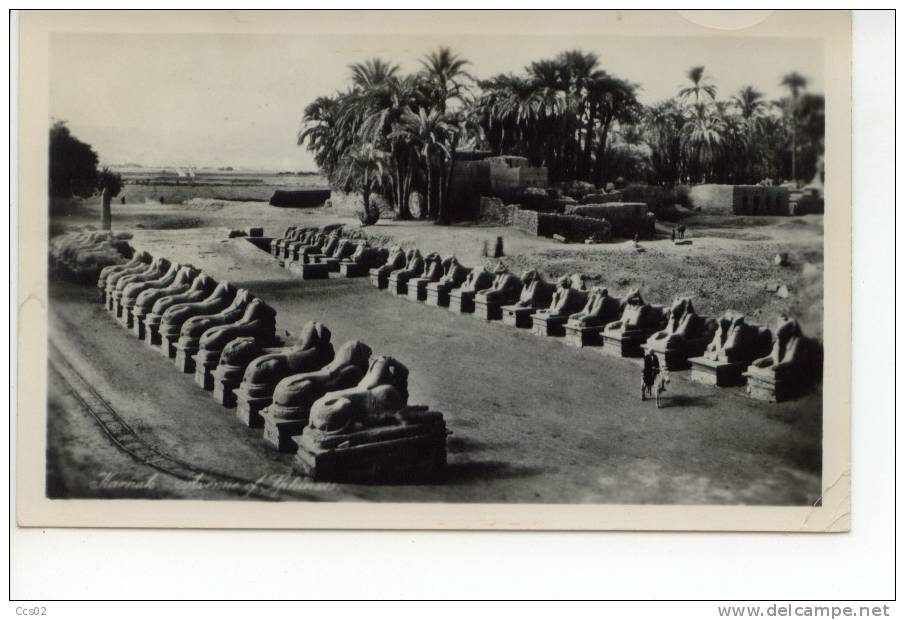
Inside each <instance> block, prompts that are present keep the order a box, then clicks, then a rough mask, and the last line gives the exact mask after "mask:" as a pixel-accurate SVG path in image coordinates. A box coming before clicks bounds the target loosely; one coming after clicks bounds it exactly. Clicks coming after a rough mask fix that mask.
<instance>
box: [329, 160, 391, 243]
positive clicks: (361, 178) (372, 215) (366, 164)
mask: <svg viewBox="0 0 905 620" xmlns="http://www.w3.org/2000/svg"><path fill="white" fill-rule="evenodd" d="M385 160H386V153H385V152H383V151H379V150H377V149H376V148H374V147H373V146H372V145H370V144H366V145H362V146H357V147H355V148H353V149H350V150H349V152H347V153H346V154H345V155H344V157H343V159H342V162H341V165H340V177H339V179H338V183H339V184H340V185H341V186H342V187H343V189H344V190H346V191H350V190H358V192H360V193H361V200H362V203H363V205H364V212H363V213H362V214H360V215H359V219H361V223H362V225H363V226H370V225H372V224H375V223H377V220H378V219H380V209H379V208H377V207H373V206H372V205H371V196H372V194H375V193H379V192H380V191H381V190H382V189H383V183H384V179H385V169H384V162H385Z"/></svg>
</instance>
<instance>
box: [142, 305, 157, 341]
mask: <svg viewBox="0 0 905 620" xmlns="http://www.w3.org/2000/svg"><path fill="white" fill-rule="evenodd" d="M144 326H145V336H144V340H145V344H147V345H148V346H151V347H158V346H160V331H159V330H160V315H159V314H153V313H151V314H148V315H146V316H145V320H144Z"/></svg>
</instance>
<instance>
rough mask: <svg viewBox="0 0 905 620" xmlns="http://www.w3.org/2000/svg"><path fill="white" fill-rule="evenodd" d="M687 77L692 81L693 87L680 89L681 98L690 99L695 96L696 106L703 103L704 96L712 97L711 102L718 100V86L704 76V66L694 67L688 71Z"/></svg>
mask: <svg viewBox="0 0 905 620" xmlns="http://www.w3.org/2000/svg"><path fill="white" fill-rule="evenodd" d="M686 75H687V76H688V79H689V80H691V86H686V87H685V88H682V89H680V90H679V97H681V98H682V99H688V98H689V97H691V96H694V104H695V105H698V104H700V103H701V95H702V94H703V95H707V96H708V97H710V100H711V101H713V100H714V99H716V85H714V84H713V83H712V82H708V81H707V80H708V79H709V78H707V77H706V76H705V75H704V65H700V66H698V67H692V68H691V69H689V70H688V73H686Z"/></svg>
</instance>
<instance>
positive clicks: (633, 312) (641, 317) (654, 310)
mask: <svg viewBox="0 0 905 620" xmlns="http://www.w3.org/2000/svg"><path fill="white" fill-rule="evenodd" d="M666 320H667V319H666V314H665V312H664V310H663V308H662V307H658V306H652V305H650V304H648V303H645V301H644V299H643V298H642V297H641V293H640V292H639V291H637V290H635V291H632V292H631V293H629V295H628V297H626V298H625V302H624V304H623V306H622V317H621V318H620V319H619V320H618V321H612V322H610V323H607V325H606V327H604V328H603V350H604V351H605V352H607V353H612V354H614V355H618V356H620V357H631V356H639V355H641V354H642V349H641V345H642V344H643V343H644V342H645V341H646V340H647V339H648V338H649V337H650V336H651V335H653V334H654V333H655V332H657V331H660V330H661V329H663V327H665V324H666Z"/></svg>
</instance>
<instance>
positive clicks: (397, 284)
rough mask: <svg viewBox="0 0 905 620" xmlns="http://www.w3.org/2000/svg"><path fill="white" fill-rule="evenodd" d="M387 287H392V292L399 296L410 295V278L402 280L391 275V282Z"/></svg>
mask: <svg viewBox="0 0 905 620" xmlns="http://www.w3.org/2000/svg"><path fill="white" fill-rule="evenodd" d="M387 288H389V289H390V292H391V293H393V295H396V296H397V297H405V296H406V295H408V290H409V281H408V280H400V279H399V278H397V277H395V276H393V275H391V276H390V277H389V284H388V285H387Z"/></svg>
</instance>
